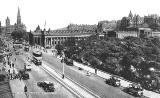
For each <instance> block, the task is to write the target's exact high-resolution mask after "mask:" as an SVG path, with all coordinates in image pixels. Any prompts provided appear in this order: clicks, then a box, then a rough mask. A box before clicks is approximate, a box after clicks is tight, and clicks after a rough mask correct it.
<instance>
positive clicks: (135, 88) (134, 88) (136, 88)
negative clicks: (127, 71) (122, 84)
mask: <svg viewBox="0 0 160 98" xmlns="http://www.w3.org/2000/svg"><path fill="white" fill-rule="evenodd" d="M123 91H124V92H126V93H128V94H131V95H133V96H135V97H141V96H143V88H142V87H141V86H140V85H134V84H130V85H129V86H128V87H126V88H125V89H124V90H123Z"/></svg>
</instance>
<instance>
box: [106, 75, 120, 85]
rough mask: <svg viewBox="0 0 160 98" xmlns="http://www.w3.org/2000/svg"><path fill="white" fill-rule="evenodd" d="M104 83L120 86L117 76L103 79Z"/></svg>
mask: <svg viewBox="0 0 160 98" xmlns="http://www.w3.org/2000/svg"><path fill="white" fill-rule="evenodd" d="M105 82H106V84H109V85H112V86H114V87H120V86H121V83H120V80H119V79H118V78H117V77H114V76H111V77H110V78H109V79H106V80H105Z"/></svg>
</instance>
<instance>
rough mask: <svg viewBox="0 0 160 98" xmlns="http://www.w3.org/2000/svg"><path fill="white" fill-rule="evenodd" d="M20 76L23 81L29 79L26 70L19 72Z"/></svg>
mask: <svg viewBox="0 0 160 98" xmlns="http://www.w3.org/2000/svg"><path fill="white" fill-rule="evenodd" d="M19 74H20V76H21V77H22V79H23V80H27V79H29V74H28V73H26V71H25V70H20V71H19Z"/></svg>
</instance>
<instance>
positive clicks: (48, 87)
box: [37, 81, 55, 92]
mask: <svg viewBox="0 0 160 98" xmlns="http://www.w3.org/2000/svg"><path fill="white" fill-rule="evenodd" d="M37 86H39V87H41V88H43V90H44V91H45V92H54V90H55V88H54V84H53V83H52V82H49V81H42V82H37Z"/></svg>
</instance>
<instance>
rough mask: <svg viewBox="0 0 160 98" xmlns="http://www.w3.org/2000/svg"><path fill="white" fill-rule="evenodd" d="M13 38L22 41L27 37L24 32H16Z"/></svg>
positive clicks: (13, 33)
mask: <svg viewBox="0 0 160 98" xmlns="http://www.w3.org/2000/svg"><path fill="white" fill-rule="evenodd" d="M11 36H12V38H13V39H14V40H22V39H24V38H25V37H26V32H25V31H24V30H15V31H13V32H12V34H11Z"/></svg>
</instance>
